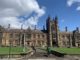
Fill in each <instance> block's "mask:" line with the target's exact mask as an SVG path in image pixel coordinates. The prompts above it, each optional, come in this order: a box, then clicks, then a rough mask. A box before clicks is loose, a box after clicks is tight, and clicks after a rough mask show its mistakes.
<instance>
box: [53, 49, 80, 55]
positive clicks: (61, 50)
mask: <svg viewBox="0 0 80 60" xmlns="http://www.w3.org/2000/svg"><path fill="white" fill-rule="evenodd" d="M51 50H54V51H57V52H60V53H66V54H80V48H51Z"/></svg>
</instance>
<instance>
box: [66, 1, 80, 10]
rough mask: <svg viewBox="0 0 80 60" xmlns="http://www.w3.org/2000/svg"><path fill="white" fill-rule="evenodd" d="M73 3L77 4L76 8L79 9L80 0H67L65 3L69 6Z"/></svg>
mask: <svg viewBox="0 0 80 60" xmlns="http://www.w3.org/2000/svg"><path fill="white" fill-rule="evenodd" d="M74 3H76V4H77V8H76V10H78V11H80V0H67V5H68V6H69V7H70V6H72V5H73V4H74Z"/></svg>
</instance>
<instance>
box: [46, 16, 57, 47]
mask: <svg viewBox="0 0 80 60" xmlns="http://www.w3.org/2000/svg"><path fill="white" fill-rule="evenodd" d="M57 20H58V18H57V17H55V19H53V20H51V18H50V17H48V19H47V22H46V27H47V37H48V41H47V42H48V46H58V21H57Z"/></svg>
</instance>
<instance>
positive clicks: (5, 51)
mask: <svg viewBox="0 0 80 60" xmlns="http://www.w3.org/2000/svg"><path fill="white" fill-rule="evenodd" d="M28 50H29V49H28V48H25V51H26V52H27V51H28ZM9 51H10V54H20V53H23V47H11V48H10V47H0V54H9Z"/></svg>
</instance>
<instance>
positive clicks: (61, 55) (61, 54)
mask: <svg viewBox="0 0 80 60" xmlns="http://www.w3.org/2000/svg"><path fill="white" fill-rule="evenodd" d="M50 54H53V55H55V56H57V57H64V55H66V54H65V53H60V52H57V51H53V50H51V51H50Z"/></svg>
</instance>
